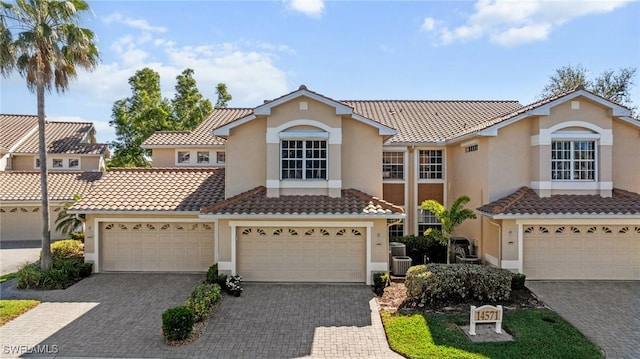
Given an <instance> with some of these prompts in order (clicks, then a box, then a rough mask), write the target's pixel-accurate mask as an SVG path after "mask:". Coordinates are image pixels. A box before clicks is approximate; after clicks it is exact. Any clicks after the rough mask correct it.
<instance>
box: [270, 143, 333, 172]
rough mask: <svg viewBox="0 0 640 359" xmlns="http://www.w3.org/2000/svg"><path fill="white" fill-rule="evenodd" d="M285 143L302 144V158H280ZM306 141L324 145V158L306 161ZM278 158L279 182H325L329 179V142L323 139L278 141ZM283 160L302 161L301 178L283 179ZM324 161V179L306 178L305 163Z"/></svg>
mask: <svg viewBox="0 0 640 359" xmlns="http://www.w3.org/2000/svg"><path fill="white" fill-rule="evenodd" d="M285 141H287V142H297V141H301V142H302V158H295V157H294V158H287V159H285V158H283V157H282V151H283V147H282V145H283V143H284V142H285ZM308 141H317V142H320V143H324V144H325V146H324V151H325V156H324V158H309V159H307V154H306V152H307V142H308ZM278 157H279V162H280V180H281V181H327V180H328V179H329V141H327V140H326V139H324V138H308V137H307V138H283V139H281V140H280V151H279V154H278ZM285 160H295V161H302V167H301V172H302V177H301V178H284V176H283V175H282V174H283V170H284V167H283V165H282V164H283V162H284V161H285ZM318 160H319V161H324V164H325V166H324V178H307V166H306V164H307V161H318Z"/></svg>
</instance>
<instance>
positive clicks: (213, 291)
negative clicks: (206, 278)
mask: <svg viewBox="0 0 640 359" xmlns="http://www.w3.org/2000/svg"><path fill="white" fill-rule="evenodd" d="M221 296H222V294H221V291H220V286H219V285H217V284H201V285H199V286H197V287H196V288H195V289H194V290H193V292H191V295H190V296H189V298H187V303H186V306H187V307H189V308H190V309H191V310H192V311H193V313H194V315H195V321H196V322H201V321H203V320H204V319H206V318H207V317H208V316H209V315H211V313H212V312H213V306H214V304H216V302H217V301H218V300H220V297H221Z"/></svg>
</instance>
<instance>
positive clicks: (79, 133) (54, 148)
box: [14, 121, 109, 155]
mask: <svg viewBox="0 0 640 359" xmlns="http://www.w3.org/2000/svg"><path fill="white" fill-rule="evenodd" d="M91 131H93V123H91V122H53V121H48V122H47V123H46V125H45V133H46V136H47V137H46V140H47V153H69V154H91V155H99V154H104V153H106V152H107V150H108V148H109V146H108V145H106V144H99V143H86V142H85V141H86V138H87V136H89V135H90V133H91ZM14 152H16V153H38V133H37V132H35V133H33V134H32V135H31V136H29V138H27V140H26V141H24V143H22V144H21V145H20V146H18V147H17V148H16V149H15V151H14Z"/></svg>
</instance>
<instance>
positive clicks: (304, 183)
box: [266, 179, 342, 188]
mask: <svg viewBox="0 0 640 359" xmlns="http://www.w3.org/2000/svg"><path fill="white" fill-rule="evenodd" d="M266 184H267V188H342V181H341V180H315V179H308V180H267V183H266Z"/></svg>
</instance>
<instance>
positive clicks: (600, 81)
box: [540, 65, 636, 111]
mask: <svg viewBox="0 0 640 359" xmlns="http://www.w3.org/2000/svg"><path fill="white" fill-rule="evenodd" d="M587 75H588V71H587V69H585V68H584V67H582V66H581V65H576V66H575V67H574V66H571V65H569V66H563V67H561V68H559V69H556V72H555V73H554V74H553V75H551V76H550V77H549V83H548V84H547V85H546V86H545V87H544V88H543V89H542V93H541V95H540V97H541V98H545V97H551V96H555V95H557V94H560V93H562V92H565V91H570V90H572V89H574V88H576V87H578V86H583V87H584V88H585V89H587V90H589V91H591V92H593V93H595V94H597V95H600V96H602V97H604V98H606V99H608V100H611V101H613V102H615V103H618V104H621V105H623V106H626V107H628V108H630V109H631V110H634V111H635V110H636V106H634V104H633V101H632V99H631V89H632V88H633V85H634V77H635V75H636V68H633V67H626V68H621V69H619V70H618V72H616V71H613V70H607V71H605V72H603V73H601V74H600V75H598V76H596V77H595V78H594V79H593V80H590V79H589V78H588V76H587Z"/></svg>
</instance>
